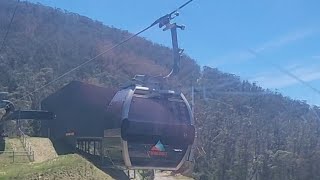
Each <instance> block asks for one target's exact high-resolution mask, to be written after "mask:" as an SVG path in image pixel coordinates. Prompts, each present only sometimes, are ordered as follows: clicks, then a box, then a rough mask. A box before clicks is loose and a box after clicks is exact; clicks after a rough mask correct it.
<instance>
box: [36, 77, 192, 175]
mask: <svg viewBox="0 0 320 180" xmlns="http://www.w3.org/2000/svg"><path fill="white" fill-rule="evenodd" d="M42 109H43V110H48V111H52V112H54V113H55V114H56V119H55V120H54V121H50V122H47V124H43V125H42V128H41V129H42V133H43V134H44V135H46V136H50V138H63V137H70V136H72V137H74V138H75V139H76V140H77V141H78V143H75V144H73V145H74V146H76V147H77V148H78V149H83V148H81V147H83V144H81V143H79V142H81V140H83V139H90V138H91V139H99V146H98V150H94V151H92V150H90V148H89V149H86V148H84V149H85V150H86V152H87V153H90V154H94V155H98V156H101V157H102V159H104V161H110V162H111V164H112V165H113V166H116V167H119V168H123V169H161V170H177V169H179V168H180V167H181V165H182V164H183V163H184V162H185V161H186V160H188V159H189V156H190V154H191V148H192V144H193V141H194V137H195V129H194V126H193V115H192V112H191V109H190V106H189V104H188V102H187V100H186V98H185V97H184V95H183V94H182V93H176V92H174V91H170V90H169V91H168V90H155V89H149V88H148V87H142V86H129V87H127V88H124V89H121V90H119V91H117V90H115V89H112V88H103V87H98V86H94V85H89V84H85V83H81V82H76V81H74V82H71V83H70V84H69V85H67V86H65V87H64V88H62V89H61V90H60V91H58V92H56V93H54V94H52V95H51V96H49V97H48V98H46V99H45V100H43V102H42ZM91 145H92V144H91ZM85 146H88V145H87V144H86V145H85ZM94 146H95V149H96V144H94ZM96 151H98V152H96Z"/></svg>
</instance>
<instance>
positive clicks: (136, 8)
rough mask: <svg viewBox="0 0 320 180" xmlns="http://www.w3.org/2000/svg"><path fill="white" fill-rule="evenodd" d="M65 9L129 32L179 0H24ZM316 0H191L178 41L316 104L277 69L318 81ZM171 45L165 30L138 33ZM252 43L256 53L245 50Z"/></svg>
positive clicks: (227, 68) (199, 56)
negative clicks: (184, 28) (279, 67)
mask: <svg viewBox="0 0 320 180" xmlns="http://www.w3.org/2000/svg"><path fill="white" fill-rule="evenodd" d="M29 1H31V2H40V3H41V4H44V5H48V6H52V7H58V8H61V9H66V10H68V11H71V12H75V13H78V14H81V15H84V16H88V17H90V18H92V19H95V20H99V21H101V22H103V23H104V24H106V25H109V26H114V27H117V28H120V29H124V30H128V31H130V32H132V33H134V32H137V31H139V30H140V29H142V28H144V27H146V26H147V25H150V23H152V22H153V21H154V20H155V19H157V18H158V17H160V16H162V15H164V14H166V13H168V12H170V11H172V10H174V9H175V8H176V7H178V6H180V5H181V4H183V3H184V2H185V0H175V1H172V0H153V1H150V0H136V1H132V0H108V1H106V0H29ZM319 7H320V1H319V0H259V1H257V0H194V2H192V3H191V4H190V5H189V6H187V7H185V8H184V9H183V10H182V11H181V15H180V17H178V18H177V19H176V20H175V21H176V22H178V23H181V24H185V25H186V27H187V28H186V30H184V31H182V32H179V41H180V46H181V47H182V48H184V49H185V53H187V54H188V55H189V56H191V57H192V58H194V59H195V60H196V61H197V62H198V63H199V64H200V65H207V66H211V67H217V68H219V69H220V70H222V71H224V72H229V73H233V74H236V75H239V76H241V78H242V79H248V80H250V81H252V82H253V81H255V82H257V83H258V84H259V85H261V86H262V87H264V88H270V89H273V90H275V89H276V90H277V91H279V92H282V93H283V94H284V95H287V96H290V97H292V98H294V99H301V100H307V101H308V102H309V103H310V104H317V105H320V94H317V93H315V92H314V91H312V90H311V89H310V88H308V87H306V86H304V85H302V84H301V83H299V82H297V81H296V80H294V79H293V78H291V77H289V76H288V75H286V74H284V73H282V72H281V71H279V69H277V68H275V66H273V64H276V65H279V66H281V67H282V68H284V69H286V70H289V71H290V72H291V73H293V74H295V75H296V76H298V77H299V78H301V79H303V80H304V81H306V82H308V83H309V84H310V85H312V86H313V87H315V88H317V89H320V71H319V70H320V43H319V42H320V23H319V17H320V11H319ZM142 36H143V37H146V38H147V39H149V40H151V41H153V42H156V43H160V44H164V45H166V46H171V42H170V34H169V32H167V33H166V32H162V31H161V30H160V29H157V28H153V29H151V30H149V31H147V32H146V33H144V34H142ZM250 50H251V51H252V50H253V51H255V52H256V53H257V55H253V54H252V53H250Z"/></svg>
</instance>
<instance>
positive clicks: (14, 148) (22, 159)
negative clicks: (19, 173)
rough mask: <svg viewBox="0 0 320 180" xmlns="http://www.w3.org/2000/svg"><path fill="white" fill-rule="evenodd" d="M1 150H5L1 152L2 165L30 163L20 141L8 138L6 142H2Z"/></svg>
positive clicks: (0, 160) (0, 162) (0, 161)
mask: <svg viewBox="0 0 320 180" xmlns="http://www.w3.org/2000/svg"><path fill="white" fill-rule="evenodd" d="M0 144H1V145H0V149H4V151H3V152H0V164H1V165H7V164H13V163H14V164H16V163H27V162H30V158H29V156H28V153H27V152H26V151H25V149H24V148H23V146H22V144H21V141H20V139H17V138H6V141H2V142H0Z"/></svg>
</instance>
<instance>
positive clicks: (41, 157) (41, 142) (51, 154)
mask: <svg viewBox="0 0 320 180" xmlns="http://www.w3.org/2000/svg"><path fill="white" fill-rule="evenodd" d="M27 142H28V143H30V144H31V147H32V151H34V162H37V163H38V162H44V161H47V160H49V159H53V158H56V157H58V155H57V153H56V151H55V149H54V148H53V145H52V142H51V141H50V140H49V139H48V138H36V137H29V138H27Z"/></svg>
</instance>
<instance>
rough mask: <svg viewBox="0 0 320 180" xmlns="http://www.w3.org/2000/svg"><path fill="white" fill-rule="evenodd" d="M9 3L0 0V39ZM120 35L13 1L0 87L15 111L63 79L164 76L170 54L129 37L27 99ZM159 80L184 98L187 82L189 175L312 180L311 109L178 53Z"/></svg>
mask: <svg viewBox="0 0 320 180" xmlns="http://www.w3.org/2000/svg"><path fill="white" fill-rule="evenodd" d="M16 3H17V1H15V0H0V39H1V40H2V39H3V37H4V35H5V33H6V30H7V27H8V24H9V22H10V18H11V15H12V13H13V10H14V8H15V5H16ZM106 23H107V22H106ZM128 36H130V33H129V32H127V31H123V30H119V29H116V28H112V27H108V26H105V25H103V24H102V23H101V22H97V21H93V20H91V19H89V18H87V17H84V16H81V15H78V14H74V13H70V12H66V11H63V10H61V9H54V8H50V7H45V6H42V5H40V4H31V3H28V2H21V3H20V4H19V8H18V10H17V13H16V16H15V18H14V21H13V23H12V27H11V30H10V32H9V34H8V38H7V41H6V43H5V46H4V49H3V50H2V51H1V52H0V91H8V92H9V93H10V94H9V98H10V99H11V100H12V101H14V102H15V103H16V104H17V105H18V106H19V107H20V108H39V102H40V101H41V99H43V98H44V97H46V96H48V95H49V94H50V93H52V92H54V91H56V90H57V89H59V88H61V87H62V86H63V85H65V84H66V83H68V82H70V81H71V80H81V81H85V82H90V83H93V84H98V85H102V86H113V87H120V85H121V84H123V83H125V82H127V81H128V80H130V79H131V78H132V77H133V76H134V75H135V74H148V75H154V76H155V75H159V74H162V75H165V74H167V73H168V72H169V71H170V68H171V63H172V59H171V54H172V52H171V50H170V49H169V48H167V47H163V46H161V45H158V44H154V43H152V42H150V41H147V40H145V39H143V38H140V37H138V38H135V39H133V40H131V41H129V42H128V43H126V44H125V45H123V46H121V47H119V48H117V49H115V50H113V51H111V52H110V53H108V54H105V55H103V56H102V57H99V58H98V59H97V60H95V61H93V62H91V63H89V64H87V65H86V66H84V67H83V68H81V69H79V70H77V71H75V72H73V73H71V74H69V75H68V76H66V77H64V78H62V79H60V80H59V81H57V82H55V83H53V84H51V85H50V86H47V87H46V88H43V89H41V90H39V91H37V92H35V93H33V94H29V93H30V92H34V91H35V90H37V89H38V88H40V87H42V86H43V85H45V84H46V83H48V82H50V81H51V80H53V79H55V78H57V77H59V76H60V75H61V74H63V73H65V72H66V71H68V70H70V69H72V68H73V67H75V66H76V65H78V64H80V63H82V62H85V61H87V60H88V59H90V58H92V57H94V56H95V55H97V54H99V53H101V52H102V51H104V50H106V49H108V48H109V47H110V46H112V45H114V44H115V43H117V42H120V41H121V40H123V39H124V38H126V37H128ZM168 38H170V37H168ZM164 83H167V84H169V85H170V86H171V87H172V88H173V89H179V90H181V91H183V92H184V93H185V94H186V95H187V97H189V100H190V99H191V98H190V94H191V85H192V84H193V85H194V86H195V89H196V91H195V96H196V98H195V104H196V106H195V120H196V126H197V130H198V135H197V136H198V137H197V141H196V145H197V148H196V151H195V168H194V173H193V175H194V176H195V177H196V178H201V179H222V180H223V179H226V180H227V179H234V180H238V179H240V180H241V179H243V180H246V179H248V180H250V179H256V180H269V179H275V180H283V179H297V180H298V179H320V172H319V170H318V169H319V168H320V143H319V138H320V119H319V116H318V114H320V109H319V108H318V107H310V106H309V105H308V104H306V103H304V102H302V101H294V100H291V99H289V98H287V97H284V96H282V95H281V94H279V93H275V92H271V91H269V90H264V89H262V88H261V87H258V86H257V85H255V84H251V83H249V82H247V81H241V80H240V78H239V77H237V76H236V75H232V74H227V73H223V72H220V71H219V70H218V69H215V68H210V67H204V68H203V70H200V67H199V65H197V64H196V62H195V61H194V60H192V59H191V58H190V57H188V56H187V55H184V56H183V58H182V64H181V72H180V73H179V75H178V76H177V77H175V78H173V79H172V80H170V81H168V82H164ZM22 97H23V98H22Z"/></svg>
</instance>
